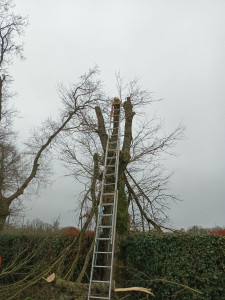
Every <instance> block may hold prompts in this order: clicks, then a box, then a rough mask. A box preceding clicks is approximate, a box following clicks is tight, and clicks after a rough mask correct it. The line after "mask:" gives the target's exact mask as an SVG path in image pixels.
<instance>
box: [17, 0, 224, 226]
mask: <svg viewBox="0 0 225 300" xmlns="http://www.w3.org/2000/svg"><path fill="white" fill-rule="evenodd" d="M15 2H16V11H17V12H18V13H20V14H22V15H24V16H26V15H28V16H29V23H30V25H29V26H28V28H27V30H26V35H25V37H24V41H25V56H26V61H25V62H20V61H15V63H14V65H13V66H12V67H11V72H12V75H13V76H14V79H15V83H14V88H15V90H17V92H18V97H17V98H16V106H17V107H18V109H19V110H20V115H21V116H22V118H20V119H19V120H18V121H17V122H16V126H17V129H18V130H20V138H21V139H23V138H26V136H27V135H28V134H29V130H30V128H32V126H37V125H39V124H40V123H41V122H42V121H43V120H44V119H45V118H46V117H48V116H52V117H54V115H56V114H57V110H58V108H59V106H60V102H59V99H58V96H57V91H56V87H57V84H58V83H59V82H64V83H65V84H67V83H71V82H75V81H76V80H77V78H78V76H79V75H81V74H83V73H84V72H86V71H87V70H88V69H89V68H90V67H93V66H94V65H95V64H97V65H98V66H99V67H100V69H101V78H102V79H103V81H104V83H105V86H106V90H107V91H109V92H110V94H113V93H114V91H115V93H116V88H115V72H116V71H120V72H121V74H122V76H123V77H125V78H127V79H129V78H133V77H135V76H138V77H141V82H142V84H143V86H144V87H145V88H147V89H149V91H151V92H154V97H156V98H163V99H164V101H162V102H160V103H157V104H155V105H153V106H152V108H151V109H152V111H150V112H149V113H152V114H154V113H155V112H157V114H158V116H160V117H161V118H164V119H165V125H166V129H167V130H168V131H169V130H172V129H173V128H175V127H176V126H177V125H178V124H179V123H180V122H181V121H182V122H183V124H185V125H186V127H187V130H186V139H185V140H184V141H182V142H180V143H179V144H178V145H177V147H176V148H175V149H174V150H175V152H176V153H179V154H180V156H178V157H176V158H175V157H170V158H169V159H168V160H167V161H166V166H167V167H168V168H169V169H171V170H176V173H175V175H174V177H173V180H172V184H171V190H172V191H173V192H174V193H175V194H179V195H180V196H181V199H182V202H179V203H177V204H176V205H172V206H171V210H170V217H171V219H172V223H173V225H174V226H175V227H177V228H181V227H184V228H187V227H189V226H192V225H194V224H195V225H200V226H204V227H212V226H215V225H218V226H225V219H224V215H225V201H224V200H225V184H224V178H225V165H224V153H225V140H224V139H225V118H224V112H225V111H224V108H225V104H224V98H225V84H224V82H225V55H224V53H225V18H224V11H225V2H224V1H223V0H221V1H220V0H216V1H215V0H157V1H156V0H95V1H93V0H65V1H61V0H38V1H37V0H16V1H15ZM115 96H116V95H115ZM57 170H58V168H57ZM62 175H63V174H60V172H59V171H57V176H56V180H55V183H54V184H53V185H52V187H51V188H49V189H48V190H46V191H43V192H42V193H41V195H40V197H39V198H33V199H32V200H30V202H29V203H28V208H29V210H28V211H27V213H26V217H27V218H29V219H33V218H40V219H42V220H43V221H46V222H51V221H52V220H53V219H54V218H56V217H57V216H58V215H61V225H62V226H66V225H74V213H73V211H72V210H73V209H74V207H75V203H74V197H73V196H74V195H75V194H76V193H77V191H78V187H77V185H76V183H74V182H72V181H71V180H69V179H68V178H67V179H65V178H62V177H61V176H62Z"/></svg>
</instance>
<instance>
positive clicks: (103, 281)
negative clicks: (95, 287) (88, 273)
mask: <svg viewBox="0 0 225 300" xmlns="http://www.w3.org/2000/svg"><path fill="white" fill-rule="evenodd" d="M92 282H96V283H97V282H98V283H110V281H109V280H92Z"/></svg>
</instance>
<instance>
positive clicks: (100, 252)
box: [95, 251, 112, 254]
mask: <svg viewBox="0 0 225 300" xmlns="http://www.w3.org/2000/svg"><path fill="white" fill-rule="evenodd" d="M95 253H96V254H112V252H103V251H99V252H97V251H96V252H95Z"/></svg>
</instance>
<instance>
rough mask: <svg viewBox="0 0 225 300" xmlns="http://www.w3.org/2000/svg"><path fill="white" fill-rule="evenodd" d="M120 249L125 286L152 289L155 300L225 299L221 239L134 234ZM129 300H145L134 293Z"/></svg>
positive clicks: (224, 244)
mask: <svg viewBox="0 0 225 300" xmlns="http://www.w3.org/2000/svg"><path fill="white" fill-rule="evenodd" d="M121 249H122V257H123V260H124V264H125V269H124V270H125V272H126V274H127V273H129V278H128V277H126V279H127V281H126V283H125V282H124V284H127V286H143V287H149V288H152V291H153V292H154V294H155V298H154V299H160V300H162V299H163V300H164V299H180V300H185V299H188V300H189V299H198V300H200V299H201V300H203V299H204V300H208V299H213V300H222V299H225V238H224V237H220V236H215V235H185V234H184V235H174V234H168V235H161V236H160V235H151V234H136V235H131V236H129V237H128V238H127V239H126V240H124V241H123V243H122V248H121ZM185 286H188V287H190V288H191V289H197V290H199V291H201V292H203V293H204V294H199V293H196V292H194V291H193V290H191V289H189V288H186V287H185ZM135 297H136V298H135ZM132 299H148V298H147V297H146V298H143V294H141V293H140V294H137V293H136V294H133V295H132Z"/></svg>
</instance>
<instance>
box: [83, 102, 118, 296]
mask: <svg viewBox="0 0 225 300" xmlns="http://www.w3.org/2000/svg"><path fill="white" fill-rule="evenodd" d="M120 119H121V102H120V101H119V104H116V105H115V104H113V103H112V111H111V114H110V122H109V128H108V140H107V145H106V151H105V163H104V170H103V178H102V185H101V194H100V201H99V207H98V219H97V224H96V233H95V244H94V252H93V259H92V266H91V276H90V284H89V291H88V300H92V299H93V300H97V299H107V300H110V299H111V290H112V278H113V260H114V247H115V232H116V215H117V201H118V190H117V182H118V167H119V151H120ZM96 286H98V288H97V289H96Z"/></svg>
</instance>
